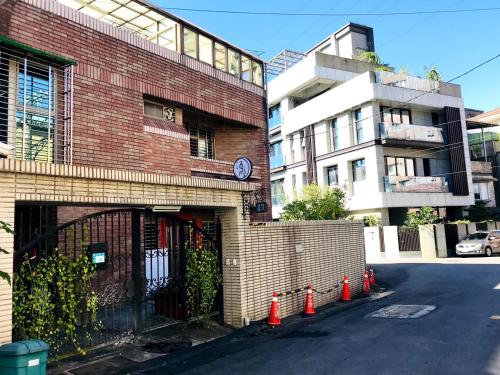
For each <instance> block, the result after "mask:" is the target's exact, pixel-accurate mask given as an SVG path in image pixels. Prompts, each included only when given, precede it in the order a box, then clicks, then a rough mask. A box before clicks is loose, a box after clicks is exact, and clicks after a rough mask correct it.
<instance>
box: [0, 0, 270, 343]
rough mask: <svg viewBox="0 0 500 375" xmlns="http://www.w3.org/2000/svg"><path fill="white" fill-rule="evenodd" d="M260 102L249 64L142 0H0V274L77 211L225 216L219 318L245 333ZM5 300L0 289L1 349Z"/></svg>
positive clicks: (6, 322) (206, 218) (264, 180)
mask: <svg viewBox="0 0 500 375" xmlns="http://www.w3.org/2000/svg"><path fill="white" fill-rule="evenodd" d="M265 98H266V92H265V89H264V78H263V64H262V61H261V60H260V59H259V58H258V57H255V56H253V55H252V54H250V53H248V52H246V51H244V50H242V49H241V48H238V47H237V46H234V45H232V44H230V43H228V42H226V41H224V40H223V39H221V38H218V37H216V36H214V35H212V34H210V33H208V32H206V31H204V30H202V29H200V28H199V27H197V26H195V25H193V24H190V23H188V22H186V21H184V20H181V19H179V18H177V17H175V16H174V15H172V14H169V13H167V12H165V11H164V10H162V9H160V8H157V7H154V6H152V5H151V4H149V3H147V2H145V1H139V0H134V1H128V2H124V1H121V0H106V1H99V2H97V1H95V2H92V1H77V0H57V1H56V0H17V1H16V0H4V1H0V191H1V192H2V193H1V195H0V220H3V221H5V222H7V223H9V224H11V225H12V226H14V227H15V228H16V238H15V241H14V238H13V236H11V235H8V234H6V233H0V244H1V246H2V247H3V248H5V249H7V250H8V251H9V252H10V253H11V254H9V255H4V254H0V269H2V270H7V271H9V272H12V270H13V256H12V253H13V252H14V253H15V252H16V251H17V250H19V248H22V247H23V246H24V245H25V244H27V243H29V242H30V241H31V240H33V238H34V236H40V235H43V234H44V233H45V232H48V231H50V230H51V229H54V227H56V226H57V225H62V224H64V223H66V222H68V221H70V220H72V219H77V218H79V217H80V216H82V215H84V214H93V213H96V212H99V211H103V210H109V209H111V208H121V209H125V208H135V209H150V208H154V207H159V206H161V207H162V208H163V209H165V210H167V211H172V210H173V211H180V212H179V213H177V215H180V216H181V217H182V218H184V219H186V218H187V219H186V220H188V221H189V220H190V221H200V222H202V223H203V224H204V225H205V226H206V227H207V228H209V227H210V225H211V224H213V223H214V222H216V221H217V220H219V221H220V223H221V227H222V233H221V234H220V236H221V238H220V240H221V242H222V249H221V250H222V255H221V263H222V264H223V265H224V269H223V274H224V292H223V293H224V298H223V308H224V320H225V322H227V323H229V324H234V325H240V324H241V306H240V305H241V303H240V302H241V301H240V302H238V299H239V298H240V295H239V293H240V291H241V277H242V276H241V274H240V273H239V272H236V271H234V270H235V269H237V267H239V252H240V246H241V242H242V241H241V236H242V235H243V232H242V230H241V229H239V228H241V227H242V225H243V224H247V223H248V222H249V221H250V219H252V220H257V221H266V220H269V219H270V212H264V213H260V214H256V213H252V214H251V216H250V214H249V213H248V212H246V210H245V209H244V207H243V202H242V194H247V195H248V194H249V193H251V192H253V191H256V190H261V189H262V190H263V191H264V192H266V191H267V192H269V184H270V182H269V162H268V156H267V155H268V152H267V144H268V142H267V137H268V135H267V134H268V133H267V115H266V111H267V110H266V99H265ZM241 156H246V157H248V158H249V159H250V160H251V161H252V164H253V174H252V175H251V177H250V179H249V180H248V181H245V182H239V181H235V178H234V177H233V163H234V161H235V160H236V159H237V158H238V157H241ZM258 199H260V200H263V201H265V202H267V203H268V205H269V207H270V201H269V200H270V194H267V195H266V194H264V195H260V196H259V198H258ZM141 220H143V221H141V225H142V224H144V225H145V219H143V218H142V217H141ZM127 223H128V222H127ZM120 233H121V232H120ZM154 233H156V232H154ZM144 236H145V234H144V233H143V237H144ZM102 241H103V240H102V239H101V242H102ZM105 241H107V239H105ZM131 242H133V239H132V240H131V241H130V238H126V239H125V242H124V243H125V244H126V245H125V247H127V246H132V245H130V243H131ZM144 242H146V241H145V240H144ZM108 246H111V245H109V244H108ZM141 246H143V247H142V248H141V250H142V251H146V250H145V248H146V245H141ZM110 251H111V250H110ZM127 251H128V250H127ZM131 251H132V250H130V252H131ZM129 256H131V255H130V254H129ZM144 262H145V260H144V259H143V260H142V263H141V265H142V266H144ZM111 267H112V269H111V272H110V274H111V275H112V274H113V271H115V270H114V268H113V267H115V266H114V265H112V266H111ZM125 277H131V276H130V275H126V276H125ZM119 281H120V283H121V284H120V283H117V285H122V284H123V282H125V281H127V280H119ZM139 291H140V289H139ZM11 299H12V289H11V288H10V287H8V286H7V284H1V287H0V342H6V341H10V340H11V338H12V337H11V324H12V320H11V311H12V310H11V309H12V302H11Z"/></svg>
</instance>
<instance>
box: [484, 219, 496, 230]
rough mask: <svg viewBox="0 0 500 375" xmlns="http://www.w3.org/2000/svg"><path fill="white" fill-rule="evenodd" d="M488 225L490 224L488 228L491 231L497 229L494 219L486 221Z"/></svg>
mask: <svg viewBox="0 0 500 375" xmlns="http://www.w3.org/2000/svg"><path fill="white" fill-rule="evenodd" d="M486 225H487V226H488V230H489V231H492V230H495V229H496V227H495V222H493V221H491V222H490V221H488V222H487V223H486Z"/></svg>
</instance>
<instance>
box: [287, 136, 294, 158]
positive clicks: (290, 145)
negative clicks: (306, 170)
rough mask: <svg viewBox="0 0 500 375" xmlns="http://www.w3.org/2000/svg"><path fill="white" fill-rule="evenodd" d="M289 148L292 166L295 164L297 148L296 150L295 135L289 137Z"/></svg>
mask: <svg viewBox="0 0 500 375" xmlns="http://www.w3.org/2000/svg"><path fill="white" fill-rule="evenodd" d="M287 140H288V146H289V149H290V164H293V163H295V148H294V143H295V142H294V137H293V134H291V135H289V136H288V139H287Z"/></svg>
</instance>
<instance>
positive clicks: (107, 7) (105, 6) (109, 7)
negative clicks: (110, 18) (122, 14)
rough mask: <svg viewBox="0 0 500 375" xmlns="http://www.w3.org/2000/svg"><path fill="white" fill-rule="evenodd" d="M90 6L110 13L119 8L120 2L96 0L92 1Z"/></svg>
mask: <svg viewBox="0 0 500 375" xmlns="http://www.w3.org/2000/svg"><path fill="white" fill-rule="evenodd" d="M90 6H91V7H95V8H97V9H99V10H102V11H104V12H106V13H109V12H112V11H114V10H115V9H118V8H119V7H120V4H117V3H116V2H115V1H113V0H95V1H93V2H92V3H90Z"/></svg>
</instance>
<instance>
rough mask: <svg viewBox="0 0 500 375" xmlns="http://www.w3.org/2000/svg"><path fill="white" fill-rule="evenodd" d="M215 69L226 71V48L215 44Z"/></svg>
mask: <svg viewBox="0 0 500 375" xmlns="http://www.w3.org/2000/svg"><path fill="white" fill-rule="evenodd" d="M215 67H216V68H217V69H219V70H223V71H226V70H227V48H226V47H225V46H223V45H222V44H220V43H217V42H215Z"/></svg>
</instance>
